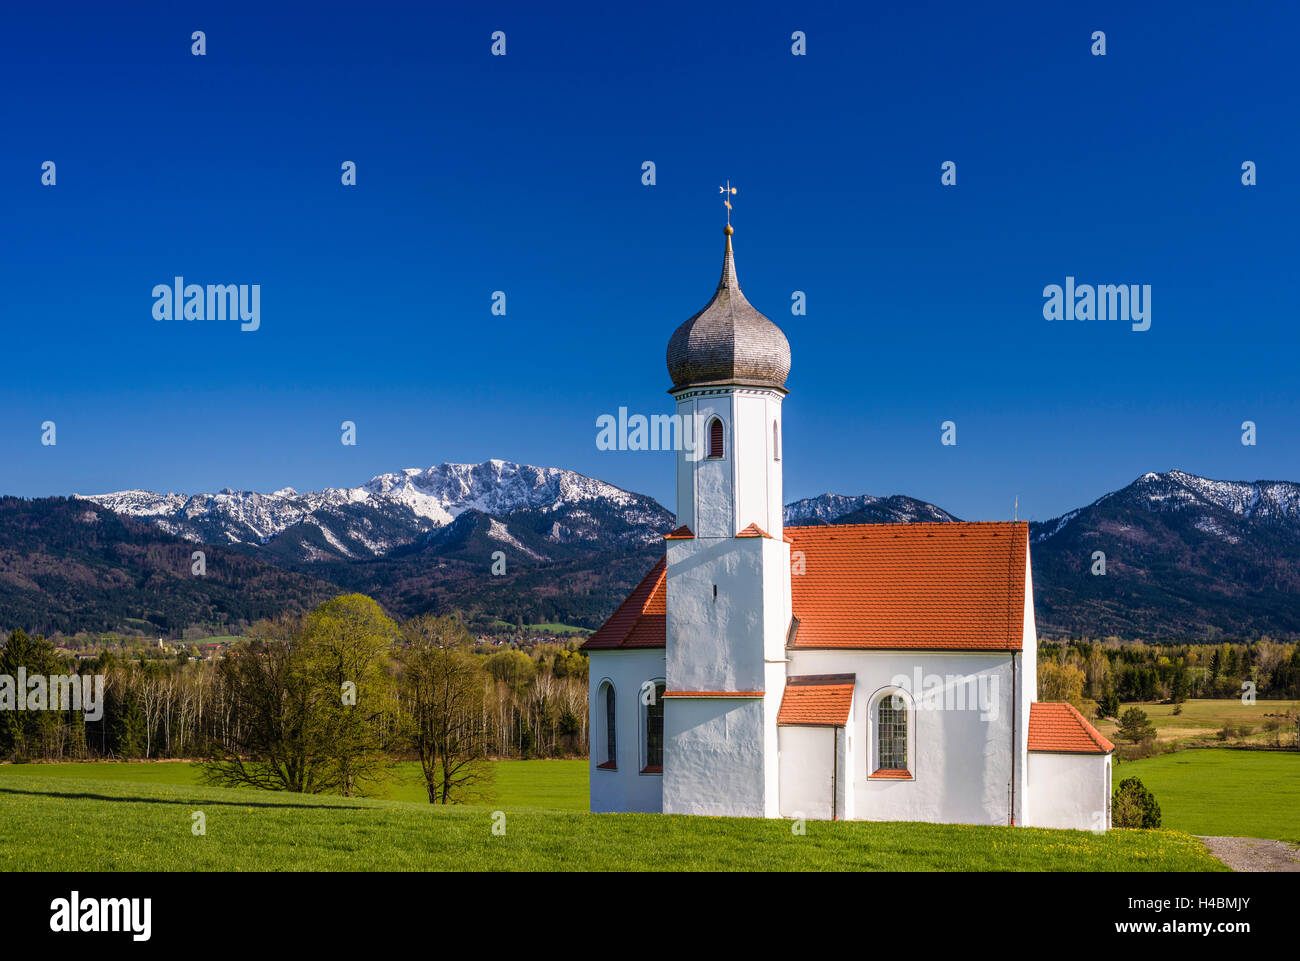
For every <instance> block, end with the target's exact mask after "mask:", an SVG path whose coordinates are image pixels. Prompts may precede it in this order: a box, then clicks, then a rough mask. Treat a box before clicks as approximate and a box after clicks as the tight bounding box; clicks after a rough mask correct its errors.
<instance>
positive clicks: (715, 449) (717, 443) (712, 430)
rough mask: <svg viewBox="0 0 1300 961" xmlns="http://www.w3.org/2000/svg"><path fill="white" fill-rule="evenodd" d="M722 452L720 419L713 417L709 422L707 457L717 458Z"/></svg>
mask: <svg viewBox="0 0 1300 961" xmlns="http://www.w3.org/2000/svg"><path fill="white" fill-rule="evenodd" d="M722 453H723V447H722V421H721V420H720V419H719V418H717V417H715V418H713V420H711V421H710V422H709V457H710V459H717V458H719V457H721V456H722Z"/></svg>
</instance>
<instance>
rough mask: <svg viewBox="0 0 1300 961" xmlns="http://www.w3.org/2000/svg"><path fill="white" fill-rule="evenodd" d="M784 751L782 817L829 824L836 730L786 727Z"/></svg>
mask: <svg viewBox="0 0 1300 961" xmlns="http://www.w3.org/2000/svg"><path fill="white" fill-rule="evenodd" d="M778 730H779V733H778V741H777V743H778V744H779V745H780V749H781V816H782V817H787V818H793V817H805V818H817V819H820V820H828V819H829V818H830V817H831V811H832V805H831V788H832V781H833V772H834V767H833V762H834V760H835V735H834V729H833V728H829V727H804V726H800V725H786V726H784V727H781V728H779V729H778Z"/></svg>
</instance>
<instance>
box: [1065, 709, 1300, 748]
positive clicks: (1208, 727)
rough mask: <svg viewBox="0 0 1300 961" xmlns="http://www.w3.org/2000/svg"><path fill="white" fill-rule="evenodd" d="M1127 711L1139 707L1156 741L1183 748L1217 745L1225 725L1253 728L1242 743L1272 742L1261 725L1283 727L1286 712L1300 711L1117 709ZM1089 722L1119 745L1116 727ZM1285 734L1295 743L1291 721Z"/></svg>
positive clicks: (1092, 718)
mask: <svg viewBox="0 0 1300 961" xmlns="http://www.w3.org/2000/svg"><path fill="white" fill-rule="evenodd" d="M1130 707H1140V708H1141V709H1142V710H1143V711H1145V712H1146V715H1147V717H1148V718H1149V719H1150V720H1151V723H1152V724H1154V725H1155V728H1156V740H1157V741H1161V742H1169V741H1174V742H1180V743H1181V744H1182V745H1183V746H1185V747H1192V746H1205V747H1209V746H1213V745H1215V744H1218V743H1220V742H1219V740H1218V738H1217V737H1215V734H1216V733H1217V732H1218V731H1219V730H1220V729H1221V728H1222V727H1223V726H1224V725H1225V724H1231V725H1232V726H1233V727H1234V728H1239V727H1253V728H1254V729H1255V733H1254V734H1252V735H1250V736H1248V737H1247V738H1245V739H1244V740H1245V742H1246V743H1257V744H1262V743H1268V742H1271V739H1272V735H1271V734H1268V733H1267V732H1265V731H1264V729H1263V728H1264V724H1265V723H1267V722H1268V721H1270V720H1273V721H1279V722H1281V723H1282V724H1284V725H1286V720H1285V717H1284V715H1286V714H1287V712H1290V713H1291V714H1293V715H1294V714H1295V713H1296V712H1297V711H1298V710H1300V702H1297V701H1256V702H1255V703H1254V704H1243V703H1242V702H1241V699H1240V698H1223V699H1207V700H1195V701H1184V702H1183V705H1182V708H1183V710H1182V713H1181V714H1174V705H1172V704H1155V703H1138V704H1131V703H1125V704H1121V705H1120V713H1121V714H1123V713H1124V712H1125V711H1127V710H1128V709H1129V708H1130ZM1088 719H1089V720H1090V721H1092V723H1093V724H1094V725H1095V726H1096V728H1097V730H1099V731H1101V733H1102V734H1104V735H1106V737H1108V738H1110V739H1111V740H1112V741H1115V742H1116V743H1119V741H1118V740H1117V739H1116V736H1115V735H1116V730H1117V729H1118V727H1119V725H1117V724H1116V723H1115V722H1114V721H1109V720H1097V719H1096V718H1094V717H1092V716H1091V715H1089V718H1088ZM1285 733H1286V734H1288V735H1289V736H1290V740H1289V741H1287V742H1286V743H1291V744H1293V743H1295V741H1294V739H1295V722H1294V721H1292V722H1290V724H1289V725H1287V727H1286V731H1285ZM1233 740H1234V741H1236V740H1237V738H1236V737H1234V738H1233Z"/></svg>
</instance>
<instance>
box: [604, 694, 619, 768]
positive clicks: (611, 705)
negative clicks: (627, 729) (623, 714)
mask: <svg viewBox="0 0 1300 961" xmlns="http://www.w3.org/2000/svg"><path fill="white" fill-rule="evenodd" d="M615 704H616V702H615V698H614V685H613V684H606V685H605V760H606V761H607V762H608V763H609V764H612V765H617V764H618V720H617V718H618V712H617V711H616V710H615Z"/></svg>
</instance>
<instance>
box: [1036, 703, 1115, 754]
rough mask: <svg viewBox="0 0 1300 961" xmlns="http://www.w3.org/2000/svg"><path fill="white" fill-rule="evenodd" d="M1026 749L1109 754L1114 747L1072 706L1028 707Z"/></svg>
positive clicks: (1063, 752)
mask: <svg viewBox="0 0 1300 961" xmlns="http://www.w3.org/2000/svg"><path fill="white" fill-rule="evenodd" d="M1029 750H1031V751H1048V752H1053V753H1060V754H1109V753H1110V752H1111V751H1113V750H1115V745H1114V744H1112V743H1110V741H1108V740H1106V739H1105V738H1104V737H1102V736H1101V732H1100V731H1098V730H1097V729H1096V728H1095V727H1093V726H1092V725H1091V724H1089V723H1088V720H1087V718H1085V717H1084V716H1083V715H1082V714H1080V713H1079V712H1078V711H1077V710H1075V708H1074V705H1073V704H1065V703H1060V704H1057V703H1050V702H1049V703H1044V702H1041V701H1035V702H1034V703H1032V704H1030V705H1029Z"/></svg>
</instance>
